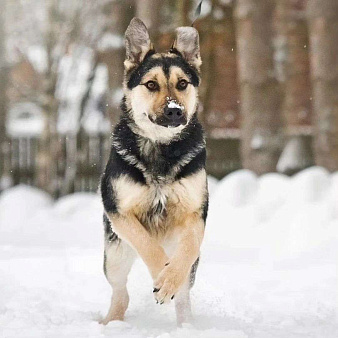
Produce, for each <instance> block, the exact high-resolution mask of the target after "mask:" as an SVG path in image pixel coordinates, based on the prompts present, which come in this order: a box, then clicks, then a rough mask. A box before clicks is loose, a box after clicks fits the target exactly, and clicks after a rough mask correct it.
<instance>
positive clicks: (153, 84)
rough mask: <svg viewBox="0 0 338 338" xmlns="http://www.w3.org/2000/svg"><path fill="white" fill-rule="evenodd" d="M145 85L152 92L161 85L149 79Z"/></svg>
mask: <svg viewBox="0 0 338 338" xmlns="http://www.w3.org/2000/svg"><path fill="white" fill-rule="evenodd" d="M144 85H145V86H146V87H147V88H148V89H149V90H150V91H152V92H154V91H155V90H158V89H159V85H158V83H157V82H155V81H148V82H146V83H145V84H144Z"/></svg>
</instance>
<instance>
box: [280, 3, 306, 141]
mask: <svg viewBox="0 0 338 338" xmlns="http://www.w3.org/2000/svg"><path fill="white" fill-rule="evenodd" d="M279 5H280V9H281V10H280V12H281V20H280V21H281V25H280V26H281V27H280V30H279V31H280V35H281V39H280V40H285V46H284V48H283V49H284V50H281V54H283V55H285V67H284V74H283V77H284V79H283V80H284V84H285V97H284V104H283V116H284V119H285V122H286V132H287V134H288V135H297V134H308V133H309V126H310V124H311V86H310V82H311V81H310V60H309V52H308V51H309V41H308V29H307V22H306V10H305V9H306V1H304V0H302V1H297V2H295V1H294V0H282V1H280V2H279Z"/></svg>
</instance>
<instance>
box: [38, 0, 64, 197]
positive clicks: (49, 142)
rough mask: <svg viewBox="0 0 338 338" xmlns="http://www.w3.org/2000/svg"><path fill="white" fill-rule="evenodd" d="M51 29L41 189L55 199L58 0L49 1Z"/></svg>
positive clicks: (43, 101)
mask: <svg viewBox="0 0 338 338" xmlns="http://www.w3.org/2000/svg"><path fill="white" fill-rule="evenodd" d="M47 6H48V7H47V16H48V20H47V25H46V31H45V36H44V39H45V47H46V56H47V64H46V71H45V72H44V74H43V75H44V76H43V86H42V99H41V102H40V103H41V106H42V109H43V113H44V114H45V119H44V122H45V123H44V128H43V132H42V135H41V138H40V147H39V155H38V174H37V178H38V186H39V187H40V188H42V189H45V190H46V191H48V192H49V193H50V194H51V195H53V196H55V194H56V190H57V186H56V184H57V182H56V169H57V167H56V162H55V160H56V158H57V156H56V155H57V143H56V142H57V140H56V139H55V138H56V135H57V130H56V124H57V112H58V101H57V99H56V97H55V90H56V85H57V80H58V62H57V60H55V46H56V45H57V41H58V35H59V34H60V33H59V27H60V24H59V13H58V0H49V1H48V5H47Z"/></svg>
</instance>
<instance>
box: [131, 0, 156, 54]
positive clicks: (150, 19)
mask: <svg viewBox="0 0 338 338" xmlns="http://www.w3.org/2000/svg"><path fill="white" fill-rule="evenodd" d="M162 6H163V4H162ZM162 6H161V1H158V0H143V1H137V2H136V16H137V17H138V18H139V19H141V20H142V21H143V22H144V23H145V25H146V26H147V28H148V30H149V34H150V37H151V41H152V42H153V43H154V45H155V49H156V47H157V41H158V39H159V36H160V31H159V27H160V23H161V8H162Z"/></svg>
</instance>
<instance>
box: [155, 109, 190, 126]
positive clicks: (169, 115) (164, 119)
mask: <svg viewBox="0 0 338 338" xmlns="http://www.w3.org/2000/svg"><path fill="white" fill-rule="evenodd" d="M156 123H157V124H159V125H160V126H163V127H168V128H176V127H178V126H180V125H185V124H187V118H186V117H185V114H184V113H183V111H182V109H181V108H178V107H174V108H169V107H165V108H164V111H163V114H162V116H160V117H159V118H157V119H156Z"/></svg>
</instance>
